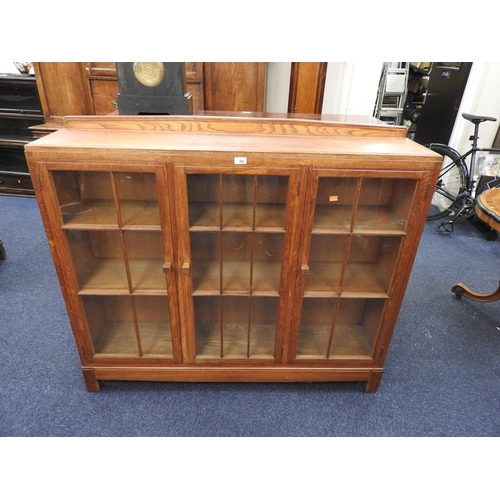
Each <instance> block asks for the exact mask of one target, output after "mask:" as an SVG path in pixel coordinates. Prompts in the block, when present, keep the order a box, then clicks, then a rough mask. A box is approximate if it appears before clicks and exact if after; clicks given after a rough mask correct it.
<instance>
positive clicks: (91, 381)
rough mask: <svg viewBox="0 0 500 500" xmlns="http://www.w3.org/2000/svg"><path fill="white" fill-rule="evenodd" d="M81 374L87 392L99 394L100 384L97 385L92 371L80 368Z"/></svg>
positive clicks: (97, 382) (97, 381)
mask: <svg viewBox="0 0 500 500" xmlns="http://www.w3.org/2000/svg"><path fill="white" fill-rule="evenodd" d="M82 373H83V378H84V380H85V386H86V387H87V391H89V392H99V391H100V390H101V384H99V380H97V378H96V376H95V373H94V370H93V369H92V368H82Z"/></svg>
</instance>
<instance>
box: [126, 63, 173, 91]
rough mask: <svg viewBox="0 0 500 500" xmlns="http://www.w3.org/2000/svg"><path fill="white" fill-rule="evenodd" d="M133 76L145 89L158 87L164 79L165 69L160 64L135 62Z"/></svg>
mask: <svg viewBox="0 0 500 500" xmlns="http://www.w3.org/2000/svg"><path fill="white" fill-rule="evenodd" d="M133 69H134V76H135V77H136V78H137V80H138V81H139V82H140V83H142V85H145V86H146V87H156V86H157V85H160V83H161V82H162V81H163V78H164V77H165V67H164V66H163V63H161V62H135V63H134V68H133Z"/></svg>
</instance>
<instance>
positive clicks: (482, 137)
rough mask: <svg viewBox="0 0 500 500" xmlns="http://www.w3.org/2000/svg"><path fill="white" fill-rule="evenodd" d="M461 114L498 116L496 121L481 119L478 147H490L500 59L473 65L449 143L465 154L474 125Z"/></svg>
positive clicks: (499, 93) (499, 106)
mask: <svg viewBox="0 0 500 500" xmlns="http://www.w3.org/2000/svg"><path fill="white" fill-rule="evenodd" d="M462 113H470V114H472V115H482V116H491V117H493V118H496V119H497V121H496V122H483V123H482V124H481V126H480V129H479V146H480V147H483V148H488V147H491V145H492V143H493V140H494V139H495V135H496V133H497V130H498V127H499V122H500V62H479V63H473V64H472V68H471V72H470V75H469V79H468V81H467V86H466V88H465V92H464V96H463V98H462V102H461V104H460V108H459V110H458V115H457V119H456V121H455V127H454V128H453V133H452V135H451V138H450V146H452V147H454V148H455V149H456V150H457V151H459V152H460V153H461V154H464V153H466V152H467V151H468V150H469V148H470V145H471V143H470V141H469V137H470V136H471V134H472V133H473V132H474V125H472V123H470V122H469V121H467V120H465V119H464V118H462Z"/></svg>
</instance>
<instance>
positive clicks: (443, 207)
mask: <svg viewBox="0 0 500 500" xmlns="http://www.w3.org/2000/svg"><path fill="white" fill-rule="evenodd" d="M426 147H427V148H429V149H430V150H432V151H434V152H436V153H438V154H440V155H441V156H443V164H442V165H441V170H440V172H439V177H438V180H437V182H436V186H435V188H434V194H433V196H432V201H431V206H430V207H429V211H428V212H427V220H429V221H431V220H438V219H441V218H443V217H446V216H447V215H449V214H450V213H452V211H453V208H452V207H453V204H454V203H455V200H456V199H457V196H458V195H459V194H461V193H462V192H463V191H464V189H465V185H466V179H467V167H466V165H465V163H464V161H463V160H462V159H461V158H460V154H459V153H458V152H457V151H455V150H454V149H452V148H450V147H449V146H446V145H445V144H427V145H426Z"/></svg>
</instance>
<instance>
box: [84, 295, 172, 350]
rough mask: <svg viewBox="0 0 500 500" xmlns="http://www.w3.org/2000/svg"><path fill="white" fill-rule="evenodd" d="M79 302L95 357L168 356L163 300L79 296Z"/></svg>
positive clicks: (167, 322)
mask: <svg viewBox="0 0 500 500" xmlns="http://www.w3.org/2000/svg"><path fill="white" fill-rule="evenodd" d="M82 303H83V307H84V309H85V313H86V316H87V323H88V327H89V331H90V335H91V338H92V342H93V344H94V351H95V354H96V356H110V357H113V356H114V357H118V356H120V357H140V356H142V357H168V358H170V357H172V339H171V333H170V317H169V313H168V303H167V299H166V297H134V298H132V297H125V296H112V295H105V296H83V297H82ZM134 308H135V312H136V317H137V324H136V323H135V321H134Z"/></svg>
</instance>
